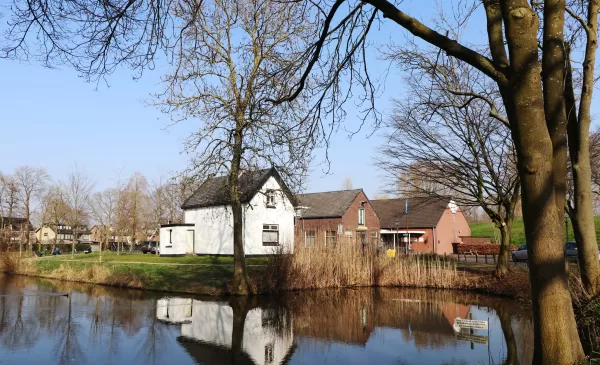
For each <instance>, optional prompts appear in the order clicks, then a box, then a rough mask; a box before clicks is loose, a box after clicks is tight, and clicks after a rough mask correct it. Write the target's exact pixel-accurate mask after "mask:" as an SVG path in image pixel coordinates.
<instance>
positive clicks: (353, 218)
mask: <svg viewBox="0 0 600 365" xmlns="http://www.w3.org/2000/svg"><path fill="white" fill-rule="evenodd" d="M361 201H364V202H365V203H364V204H362V205H361ZM361 206H362V207H363V208H364V209H365V228H366V230H365V232H366V234H367V240H368V242H370V243H378V242H379V229H380V224H379V217H378V216H377V214H376V213H375V210H374V209H373V207H372V206H371V203H370V202H369V201H368V199H367V196H366V195H365V193H364V192H361V193H359V194H358V195H357V196H356V198H355V199H354V201H353V202H352V204H350V207H349V208H348V210H347V211H346V213H345V214H344V216H343V217H342V218H315V219H310V218H307V219H304V218H296V227H295V228H294V229H295V232H296V242H295V245H294V247H296V248H301V247H304V232H306V231H315V240H316V242H317V244H323V243H324V242H325V232H326V231H336V232H337V230H338V224H340V223H342V225H343V233H342V235H341V236H337V237H338V242H356V234H357V233H356V232H357V230H358V228H359V226H358V208H360V207H361ZM346 231H350V232H352V237H346V236H345V232H346ZM373 232H377V237H376V238H373V237H371V234H372V233H373Z"/></svg>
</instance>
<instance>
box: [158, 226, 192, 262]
mask: <svg viewBox="0 0 600 365" xmlns="http://www.w3.org/2000/svg"><path fill="white" fill-rule="evenodd" d="M190 229H194V227H193V226H174V227H161V228H160V243H159V247H160V255H161V256H172V255H185V254H186V253H188V252H186V251H187V250H186V248H187V231H188V230H190ZM169 231H171V236H170V237H169Z"/></svg>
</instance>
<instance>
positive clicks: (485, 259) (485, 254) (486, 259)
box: [485, 253, 487, 264]
mask: <svg viewBox="0 0 600 365" xmlns="http://www.w3.org/2000/svg"><path fill="white" fill-rule="evenodd" d="M485 263H486V264H487V253H486V254H485Z"/></svg>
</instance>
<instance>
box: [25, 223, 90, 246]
mask: <svg viewBox="0 0 600 365" xmlns="http://www.w3.org/2000/svg"><path fill="white" fill-rule="evenodd" d="M35 235H36V237H37V239H38V240H39V242H40V243H42V244H55V243H59V244H70V243H73V239H75V240H76V241H77V243H87V244H89V243H91V232H90V230H89V229H88V228H87V227H86V226H84V225H78V226H71V225H68V224H64V223H59V224H58V225H53V224H43V225H42V226H41V227H40V228H38V229H37V230H36V231H35Z"/></svg>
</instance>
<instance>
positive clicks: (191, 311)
mask: <svg viewBox="0 0 600 365" xmlns="http://www.w3.org/2000/svg"><path fill="white" fill-rule="evenodd" d="M57 294H69V296H68V297H65V296H59V295H57ZM468 316H472V318H473V319H481V320H488V321H489V330H487V331H484V330H474V331H472V332H470V331H469V330H464V329H463V330H462V332H461V333H458V334H457V333H455V331H454V330H453V328H452V324H453V323H454V319H455V318H456V317H460V318H467V317H468ZM532 328H533V327H532V322H531V317H530V314H529V312H527V311H525V310H522V309H521V308H520V307H519V305H518V304H516V303H513V302H510V301H507V300H503V299H496V298H490V297H486V296H474V295H467V294H465V293H453V292H439V291H431V290H405V289H375V290H371V289H360V290H338V291H316V292H301V293H295V294H291V295H287V296H285V297H277V298H267V297H259V298H235V299H222V300H217V299H215V298H182V297H166V296H162V295H158V294H155V293H144V292H141V291H128V290H119V289H113V288H108V287H102V286H91V285H80V284H74V283H65V282H55V281H47V280H43V279H33V278H27V277H18V276H11V277H8V276H0V364H2V365H3V364H127V365H134V364H173V365H175V364H207V365H220V364H228V365H232V364H234V365H244V364H255V365H282V364H307V365H308V364H380V365H392V364H394V365H401V364H502V363H510V364H530V363H531V357H532V352H533V333H532V332H533V329H532ZM469 340H473V341H474V342H470V341H469Z"/></svg>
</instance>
